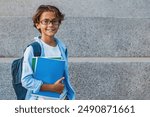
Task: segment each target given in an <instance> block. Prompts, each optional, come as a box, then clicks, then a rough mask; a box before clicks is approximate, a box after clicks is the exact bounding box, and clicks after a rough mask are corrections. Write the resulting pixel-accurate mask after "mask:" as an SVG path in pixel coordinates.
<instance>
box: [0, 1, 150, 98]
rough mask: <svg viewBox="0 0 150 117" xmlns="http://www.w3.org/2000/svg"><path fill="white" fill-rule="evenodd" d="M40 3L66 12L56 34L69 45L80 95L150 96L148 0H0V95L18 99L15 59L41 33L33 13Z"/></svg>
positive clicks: (71, 67)
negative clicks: (13, 73) (14, 82)
mask: <svg viewBox="0 0 150 117" xmlns="http://www.w3.org/2000/svg"><path fill="white" fill-rule="evenodd" d="M40 4H52V5H56V6H57V7H58V8H59V9H60V10H61V11H62V12H63V13H65V16H66V17H65V20H64V22H63V24H62V25H61V27H60V30H59V32H58V33H57V35H56V36H57V37H58V38H61V39H62V41H63V42H64V43H65V44H66V46H67V47H68V50H69V71H70V80H71V83H72V85H73V87H74V89H75V91H76V99H83V100H84V99H88V100H90V99H98V100H100V99H118V100H119V99H150V90H149V88H150V75H149V74H150V72H149V71H150V62H149V60H150V58H149V56H150V46H149V45H150V19H149V18H150V10H149V8H150V1H148V0H36V1H35V0H1V1H0V71H1V72H0V99H16V97H15V94H14V91H13V88H12V85H11V75H10V66H11V62H12V61H13V60H14V59H15V58H18V57H21V56H22V54H23V49H24V48H25V47H26V46H27V45H28V44H29V43H30V42H31V41H33V37H34V36H36V35H38V31H36V30H35V29H34V28H33V26H32V25H33V24H32V20H31V17H32V15H33V13H34V12H35V10H36V9H37V7H38V6H39V5H40Z"/></svg>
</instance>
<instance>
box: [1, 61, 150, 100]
mask: <svg viewBox="0 0 150 117" xmlns="http://www.w3.org/2000/svg"><path fill="white" fill-rule="evenodd" d="M10 63H11V61H9V62H7V63H0V71H1V72H0V76H1V77H0V81H1V82H0V87H1V88H0V99H16V97H15V94H14V90H13V89H12V84H11V74H10ZM69 65H70V66H69V71H70V81H71V84H72V86H73V87H74V89H75V91H76V99H83V100H85V99H86V100H94V99H96V100H102V99H106V100H112V99H113V100H117V99H131V100H132V99H136V100H140V99H150V95H149V93H150V90H149V88H150V72H149V71H150V63H149V62H98V61H97V62H94V61H93V62H87V61H85V62H80V60H79V62H72V61H70V62H69ZM6 71H7V72H6Z"/></svg>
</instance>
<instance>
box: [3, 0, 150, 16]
mask: <svg viewBox="0 0 150 117" xmlns="http://www.w3.org/2000/svg"><path fill="white" fill-rule="evenodd" d="M41 4H52V5H56V6H57V7H59V9H61V11H63V12H64V13H65V14H66V16H67V17H123V18H124V17H126V18H149V17H150V10H149V7H150V1H148V0H136V1H135V0H127V1H124V0H92V1H91V0H36V1H35V0H1V1H0V15H1V16H32V14H33V13H34V11H35V10H36V9H37V7H38V6H39V5H41Z"/></svg>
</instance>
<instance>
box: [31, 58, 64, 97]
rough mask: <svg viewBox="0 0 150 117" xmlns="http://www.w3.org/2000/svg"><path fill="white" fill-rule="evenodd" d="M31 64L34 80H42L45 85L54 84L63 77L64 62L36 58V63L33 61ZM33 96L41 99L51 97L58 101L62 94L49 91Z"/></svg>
mask: <svg viewBox="0 0 150 117" xmlns="http://www.w3.org/2000/svg"><path fill="white" fill-rule="evenodd" d="M34 59H35V58H34ZM33 64H34V77H35V79H38V80H42V81H43V83H45V84H54V83H55V82H56V81H57V80H58V79H60V78H62V77H63V75H64V70H65V61H64V60H59V59H50V58H42V57H38V58H36V62H35V60H34V63H33ZM33 94H34V95H40V96H43V97H51V98H54V99H55V98H56V99H57V98H58V99H59V98H60V97H62V96H63V95H62V94H59V93H56V92H50V91H40V92H38V93H33Z"/></svg>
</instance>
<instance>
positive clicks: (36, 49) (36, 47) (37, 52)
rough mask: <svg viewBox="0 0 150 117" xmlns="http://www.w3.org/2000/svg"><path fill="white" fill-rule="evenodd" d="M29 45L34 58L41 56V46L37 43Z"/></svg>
mask: <svg viewBox="0 0 150 117" xmlns="http://www.w3.org/2000/svg"><path fill="white" fill-rule="evenodd" d="M30 45H31V46H32V47H33V53H34V56H35V57H38V56H41V45H40V44H39V43H38V42H33V43H31V44H30Z"/></svg>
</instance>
